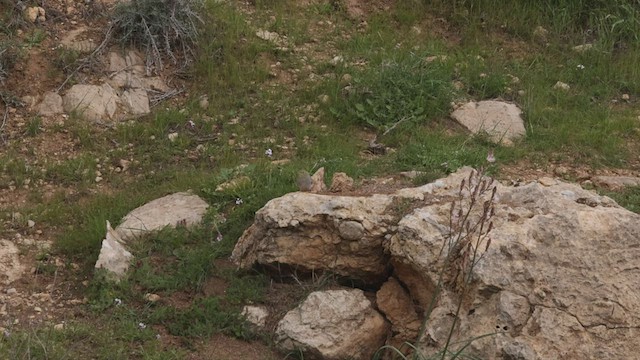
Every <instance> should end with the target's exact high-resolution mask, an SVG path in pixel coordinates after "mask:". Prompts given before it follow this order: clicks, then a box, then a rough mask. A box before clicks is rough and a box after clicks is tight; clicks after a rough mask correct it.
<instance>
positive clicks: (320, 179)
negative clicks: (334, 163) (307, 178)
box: [309, 167, 327, 193]
mask: <svg viewBox="0 0 640 360" xmlns="http://www.w3.org/2000/svg"><path fill="white" fill-rule="evenodd" d="M311 180H312V182H313V185H311V189H310V190H309V191H310V192H314V193H318V192H323V191H326V190H327V185H326V184H325V183H324V167H321V168H320V169H318V170H317V171H316V172H315V173H314V174H313V175H311Z"/></svg>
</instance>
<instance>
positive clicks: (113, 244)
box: [95, 221, 133, 281]
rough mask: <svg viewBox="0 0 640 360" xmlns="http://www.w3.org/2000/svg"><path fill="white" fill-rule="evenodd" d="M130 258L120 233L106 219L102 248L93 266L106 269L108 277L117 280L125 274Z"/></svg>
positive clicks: (130, 255)
mask: <svg viewBox="0 0 640 360" xmlns="http://www.w3.org/2000/svg"><path fill="white" fill-rule="evenodd" d="M132 259H133V255H132V254H131V253H130V252H129V251H128V250H127V249H126V248H125V246H124V242H123V241H122V239H121V238H120V235H119V234H118V233H117V232H116V231H115V230H113V229H112V228H111V224H110V223H109V221H107V235H106V238H105V239H104V240H103V241H102V248H101V249H100V255H98V261H97V262H96V265H95V268H96V269H105V270H107V271H108V273H107V278H108V279H111V280H115V281H119V280H120V279H122V278H123V277H124V276H125V275H126V273H127V270H128V269H129V264H130V262H131V260H132Z"/></svg>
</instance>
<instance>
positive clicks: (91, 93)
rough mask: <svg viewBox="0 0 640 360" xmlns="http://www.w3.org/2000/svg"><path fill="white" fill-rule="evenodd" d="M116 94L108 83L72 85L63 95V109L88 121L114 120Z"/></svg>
mask: <svg viewBox="0 0 640 360" xmlns="http://www.w3.org/2000/svg"><path fill="white" fill-rule="evenodd" d="M117 102H118V94H116V92H115V91H114V90H113V88H112V87H111V86H109V85H108V84H103V85H102V86H97V85H73V86H72V87H71V89H69V91H67V93H66V94H65V96H64V97H63V106H64V110H65V111H66V112H68V113H72V112H75V113H78V114H80V115H81V116H82V117H83V118H85V119H87V120H90V121H97V122H98V121H109V120H114V115H115V113H116V110H117Z"/></svg>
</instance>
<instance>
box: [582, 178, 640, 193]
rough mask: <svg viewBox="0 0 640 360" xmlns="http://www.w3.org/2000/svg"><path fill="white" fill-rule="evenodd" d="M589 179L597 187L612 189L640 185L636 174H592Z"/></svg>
mask: <svg viewBox="0 0 640 360" xmlns="http://www.w3.org/2000/svg"><path fill="white" fill-rule="evenodd" d="M591 181H593V183H594V184H596V186H598V187H602V188H606V189H609V190H614V191H617V190H623V189H624V188H626V187H631V186H640V177H636V176H594V177H592V178H591Z"/></svg>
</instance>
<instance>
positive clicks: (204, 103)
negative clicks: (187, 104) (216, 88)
mask: <svg viewBox="0 0 640 360" xmlns="http://www.w3.org/2000/svg"><path fill="white" fill-rule="evenodd" d="M198 105H200V108H201V109H202V110H206V109H207V108H208V107H209V97H208V96H207V95H202V96H200V99H199V100H198Z"/></svg>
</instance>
